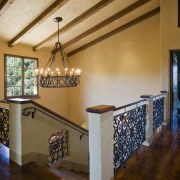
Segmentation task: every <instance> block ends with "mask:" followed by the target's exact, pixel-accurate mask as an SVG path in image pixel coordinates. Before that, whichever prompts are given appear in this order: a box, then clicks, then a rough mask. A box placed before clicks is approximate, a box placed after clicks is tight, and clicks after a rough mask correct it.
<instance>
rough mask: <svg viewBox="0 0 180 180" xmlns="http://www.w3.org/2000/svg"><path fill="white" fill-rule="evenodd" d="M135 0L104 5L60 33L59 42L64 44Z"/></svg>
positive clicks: (116, 1) (50, 44) (120, 0)
mask: <svg viewBox="0 0 180 180" xmlns="http://www.w3.org/2000/svg"><path fill="white" fill-rule="evenodd" d="M136 1H137V0H114V1H113V2H112V3H110V4H109V5H108V6H105V7H104V8H103V9H101V10H100V11H98V12H97V13H95V14H94V15H92V16H90V17H89V18H87V19H86V20H85V21H82V22H81V23H79V24H78V25H77V26H75V27H73V28H72V29H70V30H69V31H68V32H66V33H64V34H62V35H61V36H60V40H61V43H62V44H64V43H65V42H67V41H69V40H71V39H73V38H74V37H76V36H78V35H79V34H81V33H83V32H85V31H86V30H88V29H90V28H91V27H93V26H95V25H97V24H99V23H100V22H102V21H104V20H105V19H107V18H109V17H110V16H112V15H114V14H116V13H117V12H119V11H121V10H123V9H125V8H126V7H128V6H130V5H131V4H133V3H134V2H136ZM55 42H56V40H52V41H49V42H48V43H47V44H46V45H45V46H46V47H52V46H53V45H54V43H55Z"/></svg>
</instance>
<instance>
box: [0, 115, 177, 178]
mask: <svg viewBox="0 0 180 180" xmlns="http://www.w3.org/2000/svg"><path fill="white" fill-rule="evenodd" d="M177 117H178V116H176V118H174V121H173V123H172V124H171V125H169V126H167V127H163V128H162V129H161V130H160V131H159V132H157V133H156V135H155V139H154V141H153V143H152V145H151V146H150V147H144V146H143V147H141V148H140V149H139V150H138V154H137V155H134V156H133V157H132V158H130V159H129V160H128V161H127V162H126V168H124V167H122V168H121V169H120V170H119V171H118V172H116V173H115V180H119V179H120V180H121V179H122V180H156V179H157V180H159V179H160V180H174V179H175V180H180V123H179V120H178V118H177ZM9 179H10V180H11V179H12V180H58V179H59V180H61V179H63V180H84V179H88V176H86V177H83V176H82V175H80V174H76V173H74V172H69V171H67V170H64V169H60V170H57V169H55V168H54V169H51V168H49V167H48V166H43V167H41V166H39V165H37V164H36V163H34V162H32V163H29V164H26V165H24V166H22V167H20V166H18V165H17V164H15V163H14V162H12V161H10V160H9V150H8V148H6V147H5V146H4V145H2V144H0V180H9Z"/></svg>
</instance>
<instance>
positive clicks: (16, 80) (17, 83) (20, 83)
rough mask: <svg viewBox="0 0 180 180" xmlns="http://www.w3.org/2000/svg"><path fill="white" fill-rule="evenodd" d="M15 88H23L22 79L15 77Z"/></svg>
mask: <svg viewBox="0 0 180 180" xmlns="http://www.w3.org/2000/svg"><path fill="white" fill-rule="evenodd" d="M14 79H15V86H22V77H15V78H14Z"/></svg>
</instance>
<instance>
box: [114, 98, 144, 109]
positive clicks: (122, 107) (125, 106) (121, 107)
mask: <svg viewBox="0 0 180 180" xmlns="http://www.w3.org/2000/svg"><path fill="white" fill-rule="evenodd" d="M145 101H147V100H146V99H143V100H140V101H136V102H133V103H130V104H126V105H124V106H120V107H117V108H115V109H114V111H118V110H121V109H124V108H127V107H129V106H133V105H135V104H138V103H142V102H145Z"/></svg>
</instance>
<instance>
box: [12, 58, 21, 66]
mask: <svg viewBox="0 0 180 180" xmlns="http://www.w3.org/2000/svg"><path fill="white" fill-rule="evenodd" d="M14 66H18V67H22V59H21V58H18V57H14Z"/></svg>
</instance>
